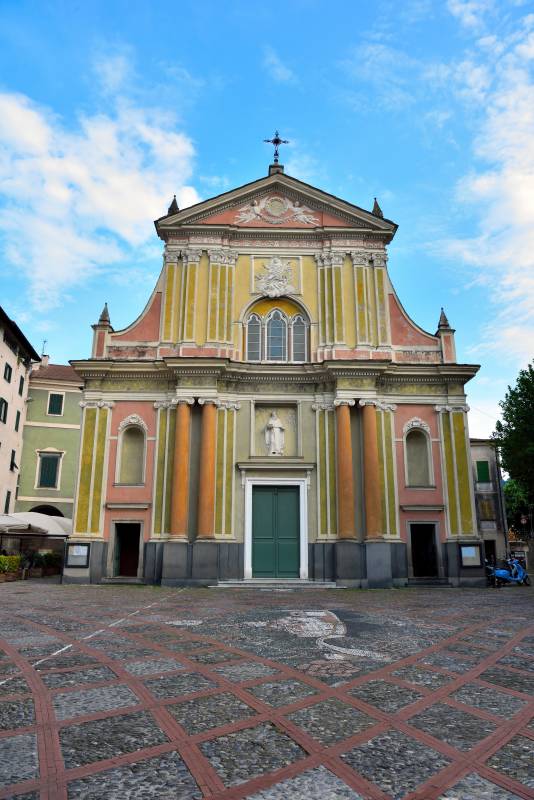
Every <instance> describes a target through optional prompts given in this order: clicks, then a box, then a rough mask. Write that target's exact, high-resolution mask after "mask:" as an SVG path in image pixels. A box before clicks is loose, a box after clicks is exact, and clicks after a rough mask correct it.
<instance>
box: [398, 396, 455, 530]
mask: <svg viewBox="0 0 534 800" xmlns="http://www.w3.org/2000/svg"><path fill="white" fill-rule="evenodd" d="M394 416H395V439H399V440H402V439H403V428H404V426H405V424H406V423H407V422H408V421H409V420H411V419H413V418H414V417H418V418H419V419H422V420H423V422H426V423H427V425H428V426H429V427H430V437H431V439H439V426H438V414H437V413H436V411H435V410H434V407H433V406H431V405H416V404H414V405H409V406H408V405H407V406H405V405H398V406H397V410H396V411H395V415H394ZM395 446H396V458H397V480H398V496H399V506H402V505H424V504H428V505H444V495H443V490H442V474H441V454H440V442H439V441H432V442H431V447H432V466H433V470H434V485H435V488H428V489H410V488H408V487H407V486H406V473H405V468H404V442H403V441H396V442H395ZM399 520H400V534H401V538H402V539H403V541H406V538H407V529H408V528H407V523H408V522H437V523H438V530H439V532H440V538H441V540H442V541H443V540H444V539H445V513H444V511H430V510H428V511H426V510H425V511H403V510H402V509H401V508H399Z"/></svg>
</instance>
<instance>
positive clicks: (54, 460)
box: [15, 356, 81, 518]
mask: <svg viewBox="0 0 534 800" xmlns="http://www.w3.org/2000/svg"><path fill="white" fill-rule="evenodd" d="M80 400H81V390H80V380H79V378H78V377H77V375H76V373H75V372H74V370H73V369H72V367H70V366H65V365H62V364H49V363H48V357H47V356H44V357H43V361H42V364H41V366H40V367H39V368H38V369H35V370H34V371H33V372H32V373H31V376H30V388H29V393H28V406H27V414H26V420H25V423H24V431H23V446H22V459H21V464H20V478H19V486H18V493H17V502H16V509H15V510H16V511H39V512H41V513H45V514H51V515H52V516H63V517H68V518H72V509H73V503H74V493H75V489H76V478H77V474H78V459H79V452H80V421H81V408H80Z"/></svg>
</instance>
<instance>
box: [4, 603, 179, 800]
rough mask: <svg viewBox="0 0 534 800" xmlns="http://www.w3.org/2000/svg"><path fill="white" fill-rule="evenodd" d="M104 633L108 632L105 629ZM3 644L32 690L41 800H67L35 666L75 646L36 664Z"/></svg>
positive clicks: (45, 696) (46, 703) (44, 689)
mask: <svg viewBox="0 0 534 800" xmlns="http://www.w3.org/2000/svg"><path fill="white" fill-rule="evenodd" d="M165 599H166V598H165V597H164V598H162V600H158V601H157V602H156V603H151V604H149V605H148V606H144V607H143V608H151V607H152V606H153V605H157V604H158V603H159V602H163V600H165ZM134 614H135V612H132V613H131V614H129V615H127V616H133V615H134ZM31 624H33V625H34V626H35V625H36V623H33V622H32V623H31ZM107 627H109V626H107ZM52 630H54V629H52ZM103 630H105V628H104V629H103ZM54 633H55V634H56V638H59V639H61V638H63V636H57V633H58V632H57V631H55V630H54ZM94 635H96V632H95V633H93V634H92V635H91V634H90V635H89V636H87V637H84V640H88V639H90V638H92V636H94ZM65 638H67V637H65ZM0 643H1V645H2V648H3V649H4V651H5V652H6V653H7V654H8V655H9V656H10V657H11V659H12V660H13V661H14V663H15V664H16V665H17V666H19V667H20V671H21V673H22V675H23V677H24V678H25V679H26V680H27V682H28V685H29V686H30V687H31V688H32V699H33V703H34V710H35V723H34V725H33V726H32V727H31V730H33V729H34V728H35V732H36V736H37V752H38V767H39V774H40V780H39V781H38V785H39V786H41V787H42V788H43V792H44V796H43V793H42V794H41V800H48V797H49V798H50V800H64V798H65V800H66V790H63V787H61V786H60V785H59V784H58V783H57V782H56V776H57V775H58V772H59V773H60V772H61V771H62V770H64V766H63V757H62V754H61V747H60V743H59V736H58V734H57V729H56V727H55V724H54V723H55V714H54V709H53V706H52V702H51V698H50V695H49V693H48V690H47V687H46V686H45V685H44V683H43V682H42V680H41V678H40V676H39V675H38V673H36V671H35V667H36V666H38V665H40V664H42V663H43V662H44V661H46V660H48V659H50V658H52V657H53V656H55V655H59V654H60V653H62V652H65V651H66V650H68V649H70V648H71V647H72V646H73V643H70V644H69V645H67V646H65V647H62V648H59V649H58V651H57V652H55V653H53V654H50V655H48V656H45V657H44V658H42V659H38V660H37V661H36V662H34V663H33V664H30V663H29V662H28V661H26V659H24V657H23V656H21V655H20V654H19V652H18V650H17V649H16V648H14V647H12V646H11V645H9V643H8V642H6V641H5V640H3V639H0ZM16 675H17V673H15V674H14V675H9V676H8V677H7V678H6V679H4V680H3V681H1V682H0V686H2V685H5V684H6V683H7V682H8V681H9V680H11V679H12V678H13V677H15V676H16ZM13 730H14V731H15V732H16V734H15V735H17V734H18V733H19V732H21V729H13ZM32 783H33V782H32ZM50 783H52V786H50ZM7 788H8V787H5V789H3V790H2V791H1V792H0V797H8V796H9V794H6V793H5V791H6V790H7Z"/></svg>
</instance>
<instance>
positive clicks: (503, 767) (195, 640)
mask: <svg viewBox="0 0 534 800" xmlns="http://www.w3.org/2000/svg"><path fill="white" fill-rule="evenodd" d="M13 587H16V584H13V585H12V584H3V585H2V586H1V587H0V592H1V594H2V603H0V676H2V677H0V721H2V722H3V724H4V725H5V726H7V727H5V728H4V729H3V730H1V729H0V798H3V800H5V798H18V800H23V798H24V797H25V796H27V797H28V798H30V797H31V798H32V800H33V798H34V800H37V798H38V797H41V798H44V797H47V798H48V800H52V798H56V797H57V798H58V800H67V798H89V800H90V799H91V798H97V797H98V798H99V800H100V799H102V800H107V798H126V800H128V798H132V800H133V798H136V800H137V798H139V800H142V799H143V798H145V797H146V798H152V797H158V798H159V797H161V798H171V797H172V798H178V800H182V798H184V800H185V798H195V800H197V798H198V800H200V798H204V797H205V798H206V800H208V798H210V797H213V798H216V800H245V798H247V800H251V798H252V799H253V800H270V798H272V799H273V800H277V798H281V797H283V798H284V800H285V798H288V800H289V798H291V800H315V798H319V797H320V798H321V800H323V798H324V800H336V799H339V800H370V798H371V797H372V798H373V799H375V798H378V797H379V796H383V797H384V798H385V797H388V800H392V798H395V800H405V798H406V796H407V795H409V794H410V793H411V792H412V791H414V790H416V791H417V793H418V796H419V797H421V798H424V800H438V799H439V798H442V800H445V798H446V800H451V798H452V797H455V796H456V795H459V798H458V800H460V798H461V800H465V798H471V797H473V798H476V800H515V798H522V800H523V798H526V797H527V796H528V793H529V792H530V793H531V794H532V793H533V787H532V786H531V781H532V777H531V759H532V753H531V752H530V750H531V748H532V743H533V741H534V735H532V734H533V733H534V722H533V720H534V698H532V697H531V696H530V695H529V692H532V690H533V689H534V686H533V683H532V681H533V680H534V678H533V675H532V672H531V668H530V657H531V655H532V651H533V650H534V625H533V621H532V613H531V609H532V599H533V598H534V592H533V591H532V590H526V591H525V592H517V593H514V592H508V593H506V592H503V593H498V594H497V593H495V592H492V591H491V590H484V589H481V590H478V589H477V590H469V591H465V590H456V589H450V588H449V589H447V590H439V589H438V590H434V589H422V588H421V589H419V588H418V589H415V590H406V591H395V590H384V591H382V590H377V591H374V592H362V591H352V590H349V591H345V592H328V591H325V592H321V593H320V594H319V593H310V592H306V593H300V592H298V591H292V592H276V593H275V592H262V593H261V594H259V593H257V592H253V591H248V590H243V591H239V592H232V591H226V592H223V591H221V592H213V591H210V590H204V589H195V590H193V589H185V590H184V589H179V590H174V589H169V588H164V589H162V588H160V587H135V588H133V587H127V586H121V587H117V586H113V587H111V586H109V587H108V586H106V587H99V586H84V587H78V586H48V585H44V584H39V585H32V583H31V582H28V583H27V584H25V586H24V598H23V601H22V599H21V597H20V596H19V595H18V594H17V593H16V592H14V591H13ZM488 619H491V623H488ZM117 623H119V624H117ZM93 631H95V632H96V631H98V633H96V635H94V636H92V637H91V638H84V637H87V636H88V635H89V634H90V633H92V632H93ZM14 646H15V649H16V650H17V652H18V658H19V659H20V663H19V664H15V663H14V661H13V658H14V656H13V647H14ZM65 647H66V648H67V649H66V650H63V648H65ZM53 648H57V649H62V652H61V653H58V654H57V655H54V654H53V653H54V650H53ZM37 655H40V656H41V657H42V658H44V661H43V662H42V663H41V664H39V665H36V666H35V667H32V665H33V664H34V662H35V660H37V659H36V656H37ZM470 670H473V671H474V676H473V675H472V674H469V676H467V675H466V673H467V672H468V671H470ZM28 701H29V703H28ZM361 701H363V702H365V703H366V704H367V711H366V712H365V713H363V712H362V711H361V710H360V709H359V708H358V706H359V705H360V703H361ZM33 702H35V706H33V705H30V704H32V703H33ZM415 702H417V703H418V711H417V712H416V713H415V714H414V713H413V708H412V705H413V703H415ZM132 704H134V705H133V706H132ZM258 704H260V705H258ZM295 706H296V708H295ZM260 707H261V708H262V711H261V716H258V715H259V714H260V712H259V711H258V710H256V708H260ZM54 710H55V711H56V713H57V717H59V718H57V717H56V716H55V715H54ZM488 713H489V714H491V715H493V717H494V721H493V722H491V721H490V719H489V717H488V719H486V717H485V715H488ZM32 714H33V716H32ZM85 715H87V716H85ZM499 720H500V721H499ZM19 725H25V726H26V732H24V728H21V727H17V726H19ZM28 725H30V726H31V727H29V728H28V727H27V726H28ZM529 725H530V727H529ZM418 726H419V727H418ZM501 729H502V734H501ZM21 731H23V732H22V733H21ZM492 732H494V733H496V734H501V735H502V739H501V740H500V744H499V740H498V738H496V736H490V734H491V733H492ZM354 742H355V743H356V744H354ZM38 743H39V749H38V747H37V744H38ZM475 747H476V749H473V748H475ZM440 750H441V752H440ZM38 753H39V756H40V757H41V763H40V764H39V763H38ZM473 754H474V755H473ZM309 756H311V759H310V757H309ZM467 764H468V765H469V772H468V774H466V771H467V766H466V765H467ZM449 767H450V768H449ZM73 770H75V772H73ZM280 770H284V771H283V772H282V773H281V772H280ZM455 775H459V776H463V777H460V778H457V779H456V780H453V779H452V778H451V776H455ZM499 775H500V776H501V777H500V778H499V777H498V776H499ZM482 776H483V777H482ZM251 781H253V783H250V786H249V782H251ZM500 784H503V785H504V786H505V788H504V789H503V788H501V785H500ZM370 785H371V786H372V787H374V788H372V789H370V788H369V786H370ZM35 786H38V787H39V788H38V789H35V788H34V787H35ZM65 787H67V788H66V789H65ZM422 787H423V788H422ZM41 792H42V793H41ZM382 792H383V793H384V794H383V795H382V794H381V793H382ZM454 792H455V793H456V795H455V794H454ZM451 793H452V794H451Z"/></svg>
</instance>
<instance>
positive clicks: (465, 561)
mask: <svg viewBox="0 0 534 800" xmlns="http://www.w3.org/2000/svg"><path fill="white" fill-rule="evenodd" d="M460 561H461V565H462V567H481V566H482V551H481V548H480V545H479V544H461V545H460Z"/></svg>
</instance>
